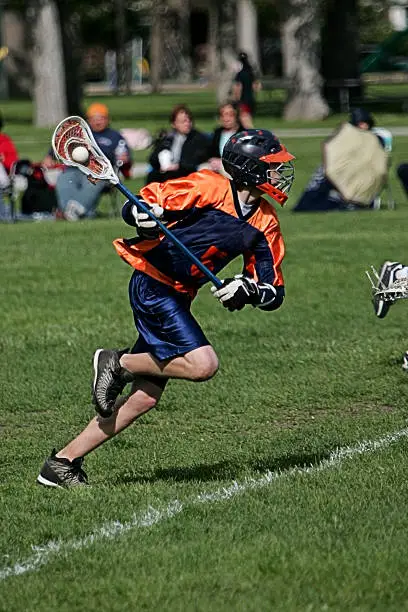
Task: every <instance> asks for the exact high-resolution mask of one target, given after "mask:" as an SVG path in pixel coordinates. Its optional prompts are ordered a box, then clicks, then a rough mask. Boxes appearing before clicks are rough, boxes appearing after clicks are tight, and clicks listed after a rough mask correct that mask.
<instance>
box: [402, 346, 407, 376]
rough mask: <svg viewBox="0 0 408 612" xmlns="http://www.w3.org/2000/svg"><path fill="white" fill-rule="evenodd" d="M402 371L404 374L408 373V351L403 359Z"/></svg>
mask: <svg viewBox="0 0 408 612" xmlns="http://www.w3.org/2000/svg"><path fill="white" fill-rule="evenodd" d="M402 369H403V370H404V372H408V351H405V353H404V356H403V358H402Z"/></svg>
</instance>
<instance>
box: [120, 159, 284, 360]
mask: <svg viewBox="0 0 408 612" xmlns="http://www.w3.org/2000/svg"><path fill="white" fill-rule="evenodd" d="M140 197H141V198H143V200H144V201H145V202H146V203H151V204H153V203H156V204H159V205H160V206H161V207H162V208H163V209H164V217H163V219H164V221H165V222H167V224H168V227H169V229H171V230H172V232H173V233H174V234H175V235H176V236H177V238H178V239H179V240H180V241H181V242H183V243H184V245H185V246H186V247H187V248H188V249H189V250H190V251H191V252H192V253H194V255H195V256H196V257H197V258H199V259H200V260H201V261H202V262H203V263H204V264H205V265H206V266H207V267H208V268H209V269H210V270H211V271H212V272H213V273H214V274H218V273H219V272H220V271H221V270H222V269H223V268H224V267H225V266H227V265H228V264H229V263H230V262H231V261H232V260H234V259H235V258H236V257H238V256H242V257H243V260H244V270H243V273H244V274H245V275H246V276H249V277H251V278H254V279H255V280H256V281H257V283H258V286H259V287H260V293H259V296H260V297H259V304H257V306H259V307H260V308H261V309H263V310H274V309H276V308H278V307H279V306H280V304H281V303H282V301H283V297H284V284H283V276H282V271H281V262H282V259H283V257H284V253H285V247H284V242H283V238H282V234H281V232H280V227H279V221H278V218H277V215H276V212H275V209H274V208H273V206H272V205H271V204H269V203H268V202H267V201H266V200H265V199H264V198H262V197H260V198H259V200H258V201H257V202H255V203H253V206H251V207H248V212H246V213H245V212H243V207H242V206H241V204H240V202H239V199H238V193H237V190H236V187H235V184H234V183H233V181H230V180H228V179H227V178H225V177H223V176H221V175H219V174H216V173H214V172H211V171H209V170H203V171H200V172H196V173H194V174H190V175H189V176H187V177H184V178H180V179H175V180H171V181H167V182H166V183H151V184H149V185H147V186H145V187H143V188H142V190H141V191H140ZM131 208H132V203H126V204H125V205H124V208H123V211H122V215H123V218H124V220H125V221H126V222H127V223H128V224H130V225H135V220H134V218H133V215H132V213H131ZM244 210H246V209H245V207H244ZM114 246H115V248H116V251H117V252H118V254H119V255H120V256H121V257H122V259H124V260H125V261H126V262H127V263H128V264H130V265H131V266H132V267H133V268H134V269H135V272H134V274H133V276H132V279H131V282H130V301H131V305H132V309H133V313H134V318H135V324H136V327H137V329H138V331H139V340H138V342H137V343H136V346H135V347H134V352H150V353H152V354H153V355H155V356H156V357H157V358H158V359H168V358H171V357H173V356H175V355H180V354H184V353H186V352H188V351H190V350H193V349H194V348H198V346H203V345H206V344H209V342H208V340H207V339H206V338H205V336H204V334H203V332H202V330H201V328H200V327H199V325H198V323H197V322H196V321H195V319H194V318H193V316H192V314H191V313H190V304H191V301H192V299H193V298H194V296H195V295H196V293H197V291H198V289H199V288H200V287H201V286H202V285H203V284H205V283H206V282H207V281H208V279H207V277H205V276H204V275H203V274H202V272H201V271H200V270H199V269H198V268H197V267H196V266H195V265H194V264H192V263H191V261H190V260H189V259H188V258H187V257H186V256H185V255H184V253H182V252H181V251H180V250H179V249H178V248H177V247H176V246H175V245H174V244H173V243H172V242H171V241H170V240H169V239H168V238H167V237H166V236H165V235H163V234H160V236H159V237H158V238H157V239H154V240H143V239H140V238H131V239H125V238H120V239H117V240H115V241H114ZM152 328H153V329H152Z"/></svg>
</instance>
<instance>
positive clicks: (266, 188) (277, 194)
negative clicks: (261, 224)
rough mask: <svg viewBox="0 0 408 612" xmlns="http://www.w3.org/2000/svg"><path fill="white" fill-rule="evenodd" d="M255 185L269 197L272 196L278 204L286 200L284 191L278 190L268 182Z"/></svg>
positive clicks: (282, 204) (282, 203)
mask: <svg viewBox="0 0 408 612" xmlns="http://www.w3.org/2000/svg"><path fill="white" fill-rule="evenodd" d="M257 187H258V189H261V191H263V192H264V193H267V194H268V195H270V196H271V198H273V199H274V200H275V202H278V204H280V205H281V206H284V204H285V202H286V200H287V199H288V196H287V195H286V193H283V191H280V189H277V188H276V187H274V186H273V185H271V184H270V183H262V185H257Z"/></svg>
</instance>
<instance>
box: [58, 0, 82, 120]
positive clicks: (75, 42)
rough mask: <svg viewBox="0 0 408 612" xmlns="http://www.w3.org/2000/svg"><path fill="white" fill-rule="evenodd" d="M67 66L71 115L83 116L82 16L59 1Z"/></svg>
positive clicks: (63, 47)
mask: <svg viewBox="0 0 408 612" xmlns="http://www.w3.org/2000/svg"><path fill="white" fill-rule="evenodd" d="M57 7H58V14H59V22H60V25H61V37H62V51H63V58H64V66H65V91H66V97H67V107H68V114H69V115H82V106H81V105H82V93H83V91H82V84H83V83H82V80H83V79H82V72H81V67H82V60H83V47H82V40H81V34H80V30H81V28H80V19H81V18H80V15H79V13H76V12H74V11H73V10H72V7H70V6H69V5H68V3H67V1H66V0H57Z"/></svg>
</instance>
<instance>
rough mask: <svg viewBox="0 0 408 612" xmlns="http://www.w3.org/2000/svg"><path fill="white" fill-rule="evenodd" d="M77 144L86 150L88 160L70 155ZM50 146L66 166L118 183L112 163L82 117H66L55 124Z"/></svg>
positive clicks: (95, 177) (114, 183) (93, 176)
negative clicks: (80, 159) (81, 159)
mask: <svg viewBox="0 0 408 612" xmlns="http://www.w3.org/2000/svg"><path fill="white" fill-rule="evenodd" d="M79 146H80V147H85V148H86V149H87V151H88V160H87V161H86V162H84V163H79V162H77V161H75V160H74V159H73V157H72V152H73V151H74V149H76V148H77V147H79ZM52 148H53V150H54V153H55V156H56V157H57V159H58V160H59V161H60V162H62V163H63V164H65V165H66V166H73V167H74V168H78V170H80V171H81V172H83V173H84V174H86V175H87V176H90V177H92V178H94V179H98V180H105V181H109V182H110V183H112V184H113V185H116V184H117V183H119V178H118V177H117V175H116V173H115V171H114V169H113V167H112V164H111V163H110V161H109V160H108V158H107V157H106V155H104V153H102V151H101V149H100V148H99V146H98V145H97V143H96V141H95V138H94V137H93V134H92V131H91V129H90V127H89V125H88V124H87V122H86V121H85V120H84V119H82V117H76V116H72V117H67V118H66V119H63V120H62V121H61V122H60V123H59V124H58V125H57V127H56V128H55V131H54V134H53V136H52Z"/></svg>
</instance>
